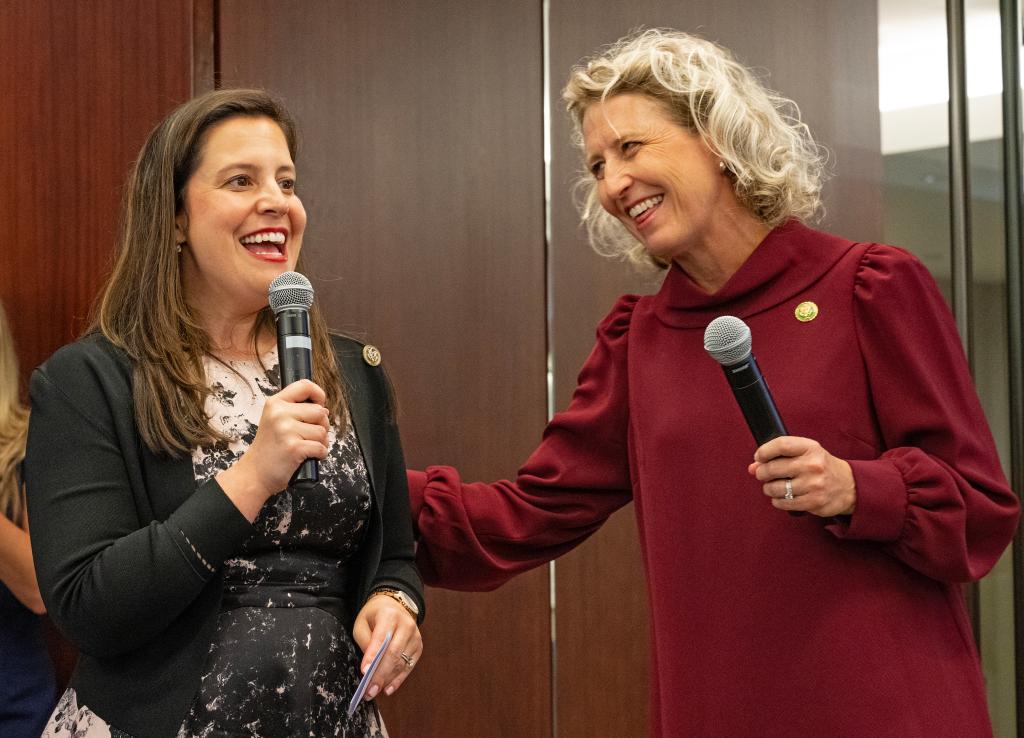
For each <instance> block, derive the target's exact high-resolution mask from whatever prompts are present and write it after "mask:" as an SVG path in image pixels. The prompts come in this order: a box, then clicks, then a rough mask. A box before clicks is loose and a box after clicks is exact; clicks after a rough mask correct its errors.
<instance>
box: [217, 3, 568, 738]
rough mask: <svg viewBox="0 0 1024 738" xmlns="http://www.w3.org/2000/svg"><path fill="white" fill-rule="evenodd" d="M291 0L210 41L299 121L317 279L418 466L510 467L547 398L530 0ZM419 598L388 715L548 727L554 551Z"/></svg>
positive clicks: (536, 70)
mask: <svg viewBox="0 0 1024 738" xmlns="http://www.w3.org/2000/svg"><path fill="white" fill-rule="evenodd" d="M301 8H302V12H296V6H295V5H289V4H283V3H279V2H265V1H261V2H252V1H251V0H249V1H246V2H242V1H241V0H221V3H220V17H219V28H220V36H219V55H220V73H221V77H222V81H223V84H224V86H234V85H259V86H263V87H266V88H268V89H270V90H271V91H273V92H275V93H276V94H278V95H280V96H281V97H283V98H284V100H285V102H286V103H287V104H288V106H289V107H290V109H291V110H292V111H293V112H294V113H295V114H296V116H297V118H298V119H299V123H300V128H301V134H302V135H301V139H302V144H301V150H300V153H299V160H298V168H299V192H300V194H301V196H302V197H303V200H304V202H305V204H306V207H307V210H308V212H309V214H310V226H309V230H308V234H307V237H306V241H305V245H306V249H307V250H308V252H307V256H309V257H311V262H310V264H311V265H312V268H311V269H310V272H311V274H310V276H311V278H312V280H313V283H314V286H315V288H316V290H317V299H318V300H320V301H321V304H322V305H323V306H324V307H325V309H326V312H327V316H328V320H329V322H330V323H331V325H332V326H333V327H334V328H336V329H340V330H343V331H346V332H349V333H353V334H355V335H360V336H365V338H366V339H367V340H371V341H372V342H373V343H375V344H376V345H378V346H379V347H380V348H381V350H382V352H383V355H384V359H385V362H386V363H387V365H388V367H389V370H390V372H391V374H392V376H393V378H394V380H395V384H396V386H397V390H398V395H399V403H400V406H401V414H400V420H401V422H402V428H403V438H404V442H405V448H406V454H407V461H408V463H409V465H410V466H413V467H419V468H422V467H423V466H424V465H426V464H429V463H450V464H454V465H456V466H457V467H458V468H460V469H461V470H462V471H463V472H464V474H466V476H467V478H472V479H493V478H499V477H503V476H509V475H512V474H514V472H515V469H516V466H517V465H518V464H519V463H520V462H521V461H522V460H523V459H524V458H525V457H526V455H527V454H528V453H529V451H530V450H531V449H532V446H533V444H534V443H536V441H537V440H538V439H539V437H540V432H541V430H542V428H543V425H544V421H545V407H546V402H545V386H546V384H545V350H546V349H545V323H544V321H545V304H544V209H543V208H544V202H543V149H542V144H543V133H542V131H543V129H542V123H543V118H542V94H543V93H542V87H541V83H542V52H541V26H540V23H541V15H540V7H539V4H538V3H536V2H533V1H532V0H530V1H527V0H517V1H515V2H507V1H503V2H496V1H485V2H479V1H473V0H458V1H454V2H446V3H402V2H380V3H362V4H358V5H356V4H353V3H348V2H318V3H307V4H303V5H302V6H301ZM510 31H512V32H510ZM428 609H429V611H428V614H427V620H426V623H425V625H424V629H423V635H424V640H425V655H424V657H423V659H422V660H421V662H420V664H419V665H418V666H417V667H416V671H415V673H414V674H413V676H412V678H411V679H410V680H409V682H408V683H407V685H406V686H405V687H403V689H402V691H401V692H399V694H398V695H397V696H396V697H395V698H392V699H385V700H384V701H383V704H382V709H383V710H384V712H385V717H386V720H387V722H388V725H389V728H390V729H391V731H392V735H395V736H438V737H441V736H445V737H447V736H455V735H467V736H474V737H477V736H481V737H482V736H544V735H549V734H550V713H551V696H550V694H551V676H550V673H551V669H550V665H551V664H550V633H549V585H548V577H547V572H546V570H543V569H542V570H538V571H536V572H532V573H530V574H527V575H525V576H522V577H519V578H518V579H516V580H515V581H513V582H511V583H510V584H508V585H506V586H505V587H503V588H501V589H500V590H498V591H497V592H495V593H492V594H486V595H484V594H456V593H452V592H445V591H441V590H430V591H428Z"/></svg>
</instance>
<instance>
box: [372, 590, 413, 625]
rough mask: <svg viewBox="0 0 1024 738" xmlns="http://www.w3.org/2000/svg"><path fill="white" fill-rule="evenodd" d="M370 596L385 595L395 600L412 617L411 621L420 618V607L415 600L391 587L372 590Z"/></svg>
mask: <svg viewBox="0 0 1024 738" xmlns="http://www.w3.org/2000/svg"><path fill="white" fill-rule="evenodd" d="M372 595H387V596H388V597H390V598H391V599H393V600H395V601H396V602H397V603H398V604H399V605H401V606H402V607H404V608H405V609H406V610H408V611H409V614H410V615H412V619H413V620H415V619H417V618H418V617H419V616H420V607H419V605H417V604H416V600H414V599H413V598H412V597H410V596H409V595H407V594H406V593H405V592H403V591H402V590H400V589H393V588H391V587H380V588H378V589H375V590H373V592H372V594H371V596H372Z"/></svg>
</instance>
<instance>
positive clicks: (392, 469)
mask: <svg viewBox="0 0 1024 738" xmlns="http://www.w3.org/2000/svg"><path fill="white" fill-rule="evenodd" d="M332 340H333V343H334V348H335V351H336V354H337V357H338V363H339V367H340V369H341V373H342V376H343V378H344V381H345V382H346V385H347V389H348V397H349V404H350V407H349V412H350V415H351V418H352V424H353V426H354V430H355V433H356V437H357V439H358V441H359V445H360V448H361V449H362V452H363V456H364V458H365V460H366V467H367V470H368V473H369V476H370V487H371V490H372V495H373V502H374V504H373V513H372V518H371V521H370V527H369V530H368V531H367V536H366V539H365V540H364V542H363V544H362V546H361V547H360V551H359V553H358V554H357V557H356V559H355V561H354V566H355V567H356V568H355V569H354V571H357V572H358V593H357V604H361V603H362V602H363V601H364V600H365V599H366V597H367V594H368V592H369V591H370V589H371V588H373V587H376V586H379V585H388V586H393V587H397V588H399V589H402V590H404V591H405V592H407V593H409V594H410V595H411V596H412V597H413V598H414V599H415V600H416V602H417V603H418V604H419V606H420V613H421V616H420V617H421V618H422V613H423V612H424V609H425V608H424V602H423V594H422V587H423V585H422V582H421V580H420V576H419V573H418V572H417V571H416V567H415V565H414V564H413V538H412V524H411V519H410V515H409V499H408V489H407V487H406V478H405V462H404V460H403V457H402V448H401V443H400V440H399V436H398V429H397V427H396V425H395V422H394V414H393V410H392V403H391V394H390V387H389V385H388V382H387V379H386V377H385V375H384V372H383V370H382V368H381V367H371V366H369V365H368V364H367V363H366V362H365V361H364V360H363V358H362V356H363V355H362V345H361V344H359V343H357V342H356V341H353V340H351V339H347V338H340V337H333V339H332ZM131 387H132V366H131V362H130V361H129V359H128V357H127V356H126V355H125V353H124V352H123V351H121V350H119V349H117V348H116V347H114V346H113V345H112V344H111V343H110V342H109V341H107V340H106V339H105V338H103V337H102V336H100V335H98V334H91V335H89V336H86V337H84V338H82V339H80V340H79V341H76V342H75V343H72V344H69V345H67V346H65V347H63V348H62V349H60V350H58V351H57V352H56V353H55V354H54V355H53V356H52V357H50V359H49V360H48V361H47V362H46V363H45V364H43V365H42V366H41V367H39V368H38V369H36V371H35V372H34V373H33V375H32V383H31V398H32V416H31V421H30V425H29V439H28V450H27V454H26V457H25V480H26V485H27V493H28V509H29V523H30V526H31V530H32V551H33V555H34V556H35V565H36V571H37V574H38V577H39V588H40V590H41V592H42V595H43V600H44V601H45V603H46V607H47V610H48V611H49V614H50V617H51V618H52V619H53V621H54V622H55V624H56V625H57V627H58V628H59V629H60V631H61V632H62V633H63V634H64V635H65V636H66V637H67V638H68V639H69V640H70V641H71V642H72V643H74V644H75V645H76V646H77V647H78V649H79V650H80V652H81V655H80V658H79V660H78V664H77V665H76V667H75V671H74V674H73V675H72V678H71V684H70V686H72V687H74V688H75V690H76V692H77V694H78V700H79V704H84V705H87V706H88V707H89V708H90V709H91V710H92V711H93V712H95V713H96V714H97V715H99V716H100V717H101V718H103V719H104V720H106V721H107V722H108V723H109V724H110V725H112V726H114V727H116V728H118V729H120V730H123V731H126V732H128V733H130V734H131V735H133V736H138V737H139V738H163V737H165V736H174V735H175V734H176V733H177V731H178V729H179V727H180V726H181V723H182V721H183V720H184V719H185V717H186V715H187V714H188V710H189V708H190V706H191V701H192V698H193V696H194V695H195V693H196V691H197V689H198V687H199V679H200V676H201V674H200V672H201V670H202V667H203V663H204V659H205V656H206V653H207V651H208V649H209V645H210V640H211V638H212V637H213V633H214V629H215V626H216V620H217V613H218V612H219V610H220V603H221V591H222V579H221V575H220V568H221V565H222V563H223V562H224V560H225V559H227V558H230V557H231V556H233V555H235V554H236V553H237V551H238V549H239V546H240V545H241V543H242V541H243V540H244V539H245V538H246V537H247V536H248V535H249V534H250V532H251V530H252V526H251V525H250V524H249V522H248V521H247V520H246V519H245V518H244V517H243V516H242V514H241V513H240V512H239V511H238V509H237V508H236V507H235V506H234V504H232V502H231V501H230V500H229V499H228V497H227V496H226V495H225V494H224V491H223V490H222V489H221V488H220V486H219V485H218V484H217V482H216V481H215V480H210V481H208V482H206V483H205V484H203V485H201V486H198V487H197V486H196V482H195V477H194V476H193V471H192V460H191V457H190V455H188V454H185V455H182V456H180V457H176V458H170V457H167V456H158V455H154V454H152V453H150V451H149V450H148V449H146V447H145V446H144V444H143V443H142V442H141V439H140V438H139V434H138V431H137V429H136V426H135V413H134V410H133V404H132V389H131Z"/></svg>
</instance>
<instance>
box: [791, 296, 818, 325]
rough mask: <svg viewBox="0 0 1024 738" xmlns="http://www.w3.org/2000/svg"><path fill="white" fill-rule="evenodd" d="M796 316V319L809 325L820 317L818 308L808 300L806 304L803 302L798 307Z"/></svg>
mask: <svg viewBox="0 0 1024 738" xmlns="http://www.w3.org/2000/svg"><path fill="white" fill-rule="evenodd" d="M794 314H795V315H796V319H797V320H799V321H800V322H801V323H807V322H809V321H812V320H814V319H815V318H817V317H818V306H817V305H815V304H814V303H813V302H811V301H810V300H807V301H806V302H801V303H800V304H799V305H797V306H796V311H795V313H794Z"/></svg>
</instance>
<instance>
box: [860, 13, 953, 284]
mask: <svg viewBox="0 0 1024 738" xmlns="http://www.w3.org/2000/svg"><path fill="white" fill-rule="evenodd" d="M878 24H879V28H878V107H879V112H880V115H881V132H882V157H883V166H884V176H885V180H884V198H885V201H884V205H883V214H884V222H883V234H884V236H883V240H884V241H885V242H886V243H891V244H896V245H898V246H902V247H904V248H907V249H910V250H911V251H913V252H914V253H915V254H916V255H917V256H918V258H920V259H921V261H923V262H924V263H925V265H927V266H928V268H929V269H930V270H931V272H932V274H933V275H934V277H935V279H936V280H937V281H938V282H939V285H940V287H942V290H943V292H944V294H945V295H946V299H947V300H950V299H951V293H950V283H949V280H950V237H949V111H948V101H949V92H948V89H949V88H948V82H947V79H948V76H947V54H946V5H945V2H944V1H943V0H879V4H878Z"/></svg>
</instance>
